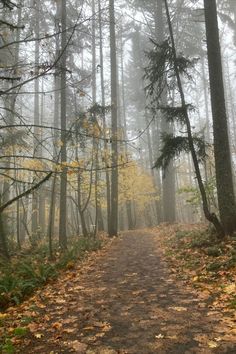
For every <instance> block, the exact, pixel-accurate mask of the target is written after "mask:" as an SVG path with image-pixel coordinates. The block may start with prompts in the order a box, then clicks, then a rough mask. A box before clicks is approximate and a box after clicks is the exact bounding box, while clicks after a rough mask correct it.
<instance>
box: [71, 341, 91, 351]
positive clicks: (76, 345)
mask: <svg viewBox="0 0 236 354" xmlns="http://www.w3.org/2000/svg"><path fill="white" fill-rule="evenodd" d="M69 345H70V346H71V348H73V349H74V350H75V351H76V353H77V354H84V353H85V352H86V349H87V347H88V345H87V344H85V343H82V342H79V341H78V340H74V341H73V342H70V343H69Z"/></svg>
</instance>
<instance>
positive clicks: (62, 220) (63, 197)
mask: <svg viewBox="0 0 236 354" xmlns="http://www.w3.org/2000/svg"><path fill="white" fill-rule="evenodd" d="M61 1H62V3H61V30H62V34H61V51H62V56H61V61H60V63H61V143H62V147H61V163H62V164H63V163H66V161H67V149H66V140H67V139H66V138H67V134H66V52H67V50H66V46H67V32H66V16H67V15H66V0H61ZM66 225H67V168H66V166H63V167H62V173H61V185H60V216H59V244H60V247H61V248H62V249H63V250H64V249H66V248H67V233H66V231H67V227H66Z"/></svg>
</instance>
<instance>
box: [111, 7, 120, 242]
mask: <svg viewBox="0 0 236 354" xmlns="http://www.w3.org/2000/svg"><path fill="white" fill-rule="evenodd" d="M109 14H110V56H111V107H112V108H111V116H112V118H111V119H112V122H111V127H112V144H111V149H112V173H111V220H110V229H109V236H110V237H112V236H117V233H118V167H117V165H118V142H117V140H118V136H117V123H118V113H117V60H116V34H115V11H114V0H109Z"/></svg>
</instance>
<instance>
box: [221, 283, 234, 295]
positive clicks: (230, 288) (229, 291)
mask: <svg viewBox="0 0 236 354" xmlns="http://www.w3.org/2000/svg"><path fill="white" fill-rule="evenodd" d="M224 291H225V292H226V293H227V294H233V293H235V292H236V284H235V283H232V284H230V285H228V286H226V287H225V289H224Z"/></svg>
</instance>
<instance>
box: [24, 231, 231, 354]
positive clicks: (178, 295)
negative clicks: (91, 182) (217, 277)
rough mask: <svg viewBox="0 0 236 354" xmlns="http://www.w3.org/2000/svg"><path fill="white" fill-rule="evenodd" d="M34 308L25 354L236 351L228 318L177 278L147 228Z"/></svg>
mask: <svg viewBox="0 0 236 354" xmlns="http://www.w3.org/2000/svg"><path fill="white" fill-rule="evenodd" d="M30 306H31V307H30V310H31V311H32V309H34V310H35V313H36V314H37V316H36V317H35V319H34V321H33V322H31V323H30V324H29V329H30V332H29V334H28V335H27V336H26V338H25V339H24V340H23V341H22V342H21V343H20V344H19V345H18V346H17V352H18V353H22V354H23V353H24V354H27V353H34V354H36V353H40V354H44V353H45V354H49V353H50V354H56V353H58V354H59V353H60V354H61V353H87V354H94V353H97V354H99V353H100V354H115V353H128V354H131V353H132V354H149V353H150V354H151V353H159V354H162V353H166V354H171V353H173V354H174V353H175V354H183V353H186V354H187V353H236V343H235V342H233V339H232V338H233V337H232V336H230V335H229V336H227V335H226V334H225V328H224V326H223V325H222V322H221V314H219V313H214V311H211V309H210V308H209V306H208V303H207V302H206V301H205V300H203V299H201V296H199V295H198V294H197V293H195V291H194V290H193V288H191V287H188V286H186V285H185V284H184V283H183V282H181V281H177V280H176V279H175V278H174V277H173V275H172V274H171V272H170V270H169V269H168V265H167V264H166V263H165V260H164V257H163V255H162V253H161V251H160V249H159V247H158V237H157V236H155V235H154V234H151V233H149V232H148V231H145V230H144V231H132V232H127V233H125V234H123V235H122V236H121V237H119V238H115V239H114V240H113V241H112V242H111V244H110V245H109V247H107V248H106V249H105V250H103V251H101V252H100V253H99V254H96V253H94V254H93V255H92V257H90V258H89V259H88V260H87V261H86V262H85V263H84V264H83V265H79V266H78V268H75V269H71V270H70V271H68V272H67V273H66V275H64V276H63V277H62V278H61V279H59V280H58V281H57V282H55V283H53V284H51V285H48V286H47V287H46V288H45V289H43V290H42V291H41V292H40V293H39V294H37V296H35V298H33V299H32V301H31V305H30ZM24 311H25V313H23V315H24V316H26V315H27V311H28V312H29V309H24ZM234 338H235V337H234Z"/></svg>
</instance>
